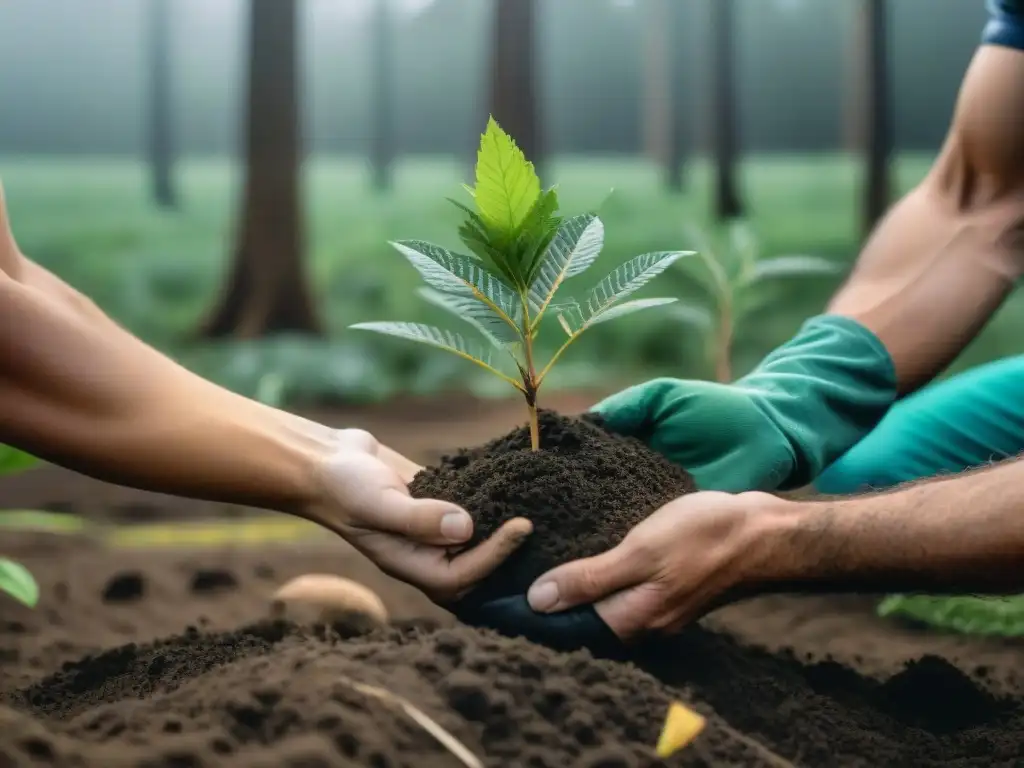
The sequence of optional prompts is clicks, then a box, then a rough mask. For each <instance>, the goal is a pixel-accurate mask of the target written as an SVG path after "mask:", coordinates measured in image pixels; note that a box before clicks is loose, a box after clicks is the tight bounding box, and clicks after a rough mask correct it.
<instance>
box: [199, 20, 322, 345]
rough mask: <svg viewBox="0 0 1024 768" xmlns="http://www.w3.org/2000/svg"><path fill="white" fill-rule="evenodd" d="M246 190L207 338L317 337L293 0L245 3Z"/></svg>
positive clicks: (317, 326) (296, 23) (206, 330)
mask: <svg viewBox="0 0 1024 768" xmlns="http://www.w3.org/2000/svg"><path fill="white" fill-rule="evenodd" d="M250 9H251V16H250V39H249V84H248V106H247V114H246V132H245V162H246V165H245V186H244V199H243V203H242V211H241V217H240V219H241V220H240V225H239V232H238V235H237V246H236V248H235V258H234V264H233V266H232V269H231V273H230V276H229V279H228V282H227V284H226V286H225V290H224V292H223V295H222V296H221V300H220V303H219V306H218V307H217V309H216V310H215V311H214V313H213V315H212V317H211V319H210V321H209V322H208V323H207V325H206V328H205V335H206V336H207V337H223V336H234V337H236V338H255V337H259V336H264V335H267V334H270V333H277V332H305V333H318V332H319V330H320V324H319V322H318V319H317V316H316V311H315V309H314V306H313V301H312V297H311V295H310V291H309V287H308V285H307V284H306V278H305V273H304V269H303V266H304V265H303V258H302V254H303V248H304V245H305V244H304V242H303V231H302V230H303V226H302V224H303V222H302V213H301V212H302V205H301V190H300V165H301V149H300V135H301V132H300V128H299V96H298V85H299V78H298V50H297V48H298V40H297V32H298V30H297V25H298V0H251V3H250Z"/></svg>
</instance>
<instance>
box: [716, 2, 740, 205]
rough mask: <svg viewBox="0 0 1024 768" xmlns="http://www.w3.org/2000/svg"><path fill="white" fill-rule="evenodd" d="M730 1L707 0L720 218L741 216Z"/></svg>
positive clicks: (732, 26) (717, 198)
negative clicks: (709, 20)
mask: <svg viewBox="0 0 1024 768" xmlns="http://www.w3.org/2000/svg"><path fill="white" fill-rule="evenodd" d="M734 27H735V18H734V13H733V0H711V44H712V50H713V53H712V62H711V77H712V88H711V92H712V102H713V105H712V114H713V115H714V129H713V130H712V141H713V143H714V155H715V216H717V217H718V218H719V219H720V220H727V219H735V218H739V217H741V216H743V203H742V201H741V200H740V193H739V188H738V186H737V183H736V162H737V157H736V156H737V146H736V145H737V136H736V133H737V129H736V94H735V73H734V71H733V70H734V66H735V58H736V57H735V54H734V51H733V33H734Z"/></svg>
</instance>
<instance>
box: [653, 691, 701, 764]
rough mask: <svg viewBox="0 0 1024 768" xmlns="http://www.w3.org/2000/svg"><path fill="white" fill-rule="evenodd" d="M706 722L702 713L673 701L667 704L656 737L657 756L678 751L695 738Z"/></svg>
mask: <svg viewBox="0 0 1024 768" xmlns="http://www.w3.org/2000/svg"><path fill="white" fill-rule="evenodd" d="M706 723H707V721H706V720H705V719H704V716H703V715H701V714H699V713H698V712H694V711H693V710H692V709H689V708H688V707H684V706H683V705H682V704H680V703H679V702H678V701H673V702H672V703H671V704H669V706H668V715H666V716H665V724H664V725H663V726H662V728H661V736H660V737H659V738H658V747H657V750H656V751H657V753H658V757H669V756H671V755H673V754H674V753H676V752H678V751H679V750H680V749H682V748H683V747H685V746H686V745H687V744H689V743H690V742H691V741H693V740H694V739H695V738H697V734H699V733H700V732H701V731H703V730H704V725H705V724H706Z"/></svg>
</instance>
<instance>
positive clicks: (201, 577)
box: [189, 568, 238, 595]
mask: <svg viewBox="0 0 1024 768" xmlns="http://www.w3.org/2000/svg"><path fill="white" fill-rule="evenodd" d="M237 586H238V579H237V578H235V574H233V573H231V571H225V570H223V569H220V568H209V569H205V568H204V569H200V570H198V571H196V572H195V573H194V574H192V580H191V582H190V583H189V590H191V591H192V592H193V593H194V594H199V595H202V594H209V593H210V592H219V591H223V590H229V589H234V588H235V587H237Z"/></svg>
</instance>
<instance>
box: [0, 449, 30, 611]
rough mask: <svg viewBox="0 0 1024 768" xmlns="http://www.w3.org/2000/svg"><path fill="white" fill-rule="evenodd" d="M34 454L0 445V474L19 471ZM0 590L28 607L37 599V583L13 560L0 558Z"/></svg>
mask: <svg viewBox="0 0 1024 768" xmlns="http://www.w3.org/2000/svg"><path fill="white" fill-rule="evenodd" d="M37 461H38V460H37V459H36V458H35V457H34V456H30V455H29V454H27V453H25V452H24V451H19V450H17V449H15V448H11V447H9V446H6V445H0V475H11V474H14V473H16V472H21V471H23V470H25V469H28V468H29V467H31V466H33V465H34V464H36V463H37ZM0 591H3V592H6V593H7V594H9V595H10V596H11V597H13V598H14V599H15V600H18V601H20V602H22V603H24V604H25V605H27V606H29V607H30V608H31V607H33V606H34V605H35V604H36V603H37V602H38V600H39V585H38V584H36V580H35V579H34V578H32V574H31V573H30V572H29V570H28V569H27V568H26V567H25V566H23V565H21V563H16V562H14V561H13V560H8V559H6V558H0Z"/></svg>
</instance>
